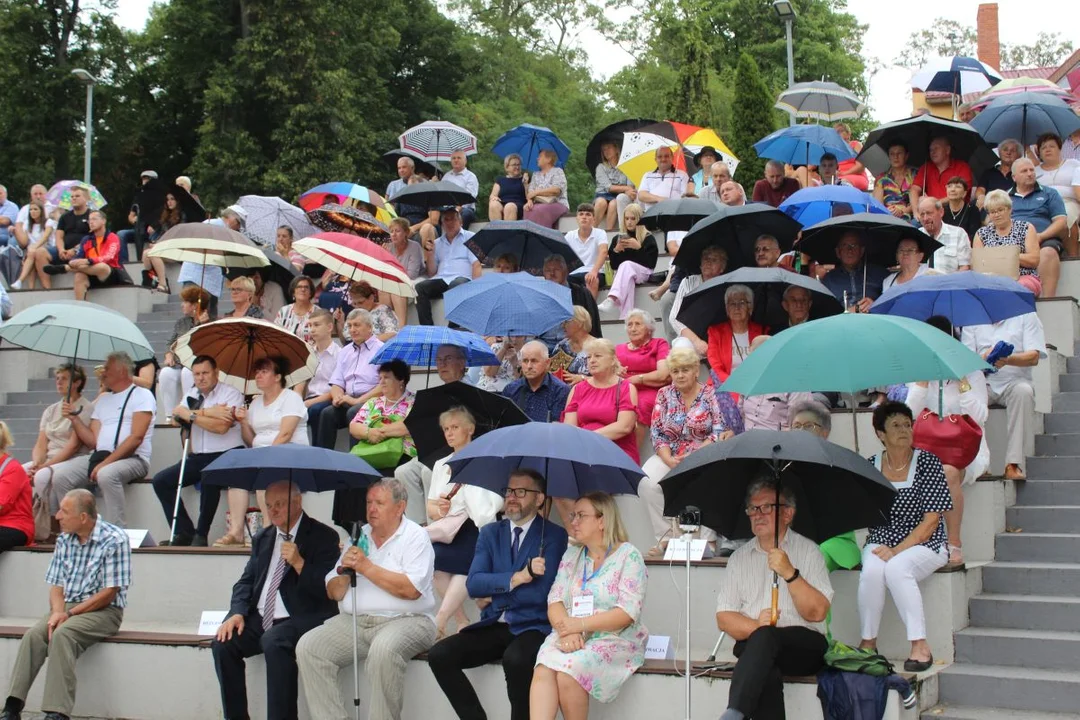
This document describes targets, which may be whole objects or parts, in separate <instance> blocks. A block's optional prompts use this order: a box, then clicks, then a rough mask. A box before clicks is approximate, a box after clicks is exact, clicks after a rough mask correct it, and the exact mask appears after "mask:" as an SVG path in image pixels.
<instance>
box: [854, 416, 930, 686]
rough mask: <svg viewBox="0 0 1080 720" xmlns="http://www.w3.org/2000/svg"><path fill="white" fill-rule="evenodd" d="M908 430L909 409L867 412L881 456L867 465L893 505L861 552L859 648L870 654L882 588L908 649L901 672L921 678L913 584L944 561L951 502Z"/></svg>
mask: <svg viewBox="0 0 1080 720" xmlns="http://www.w3.org/2000/svg"><path fill="white" fill-rule="evenodd" d="M913 427H914V417H913V415H912V412H911V408H909V407H908V406H907V405H905V404H903V403H898V402H887V403H884V404H882V405H880V406H879V407H878V408H877V409H876V410H874V431H875V432H876V433H877V436H878V439H880V440H881V444H882V445H884V446H885V450H884V452H882V453H881V455H875V456H873V457H872V458H870V462H872V463H874V466H875V467H877V469H878V470H880V471H881V472H882V474H883V475H885V477H886V478H887V479H888V480H889V482H891V483H892V484H893V487H895V488H896V498H895V499H894V500H893V504H892V508H891V509H890V510H889V522H888V524H887V525H879V526H877V527H872V528H870V534H869V536H868V537H867V539H866V547H865V548H863V554H862V573H861V575H860V577H859V618H860V621H861V625H862V642H861V643H859V647H862V648H873V649H874V651H875V652H876V648H877V635H878V628H879V627H880V625H881V613H882V611H883V610H884V609H885V590H886V588H888V590H889V592H890V593H891V594H892V597H893V602H894V603H895V604H896V609H897V610H898V611H899V613H900V618H901V619H902V620H903V621H904V627H905V628H907V637H908V640H909V641H910V642H911V655H910V657H909V658H908V659H907V661H906V662H905V663H904V670H906V671H908V672H923V671H925V670H927V669H929V667H930V666H931V665H932V664H933V662H934V657H933V655H932V654H931V653H930V645H929V644H928V643H927V642H926V617H925V615H924V613H923V601H922V593H921V592H920V591H919V581H920V580H922V579H923V578H926V577H928V576H930V575H931V574H933V573H934V571H935V570H937V569H939V568H940V567H942V566H943V565H945V563H946V562H947V561H948V558H949V555H948V549H947V547H946V545H947V543H946V535H945V521H944V513H945V512H947V511H948V510H951V509H952V500H951V499H950V497H949V487H948V485H947V484H946V482H945V470H944V469H943V468H942V466H941V461H940V460H939V459H938V458H937V456H936V455H934V454H933V453H928V452H924V451H922V450H916V449H915V448H914V447H913V446H912V444H911V442H912V437H913Z"/></svg>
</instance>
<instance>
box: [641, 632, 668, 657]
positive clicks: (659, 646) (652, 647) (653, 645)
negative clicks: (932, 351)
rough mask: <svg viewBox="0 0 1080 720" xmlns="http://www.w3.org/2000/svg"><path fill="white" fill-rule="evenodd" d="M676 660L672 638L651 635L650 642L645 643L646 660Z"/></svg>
mask: <svg viewBox="0 0 1080 720" xmlns="http://www.w3.org/2000/svg"><path fill="white" fill-rule="evenodd" d="M674 658H675V648H674V647H673V646H672V644H671V637H669V636H668V635H650V636H649V640H648V642H646V643H645V659H646V660H673V659H674Z"/></svg>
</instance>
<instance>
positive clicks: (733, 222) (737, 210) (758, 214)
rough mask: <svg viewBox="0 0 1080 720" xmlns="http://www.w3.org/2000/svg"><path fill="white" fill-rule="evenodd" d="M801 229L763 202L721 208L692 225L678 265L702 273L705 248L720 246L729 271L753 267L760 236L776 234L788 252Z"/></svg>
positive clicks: (689, 271) (681, 246) (687, 270)
mask: <svg viewBox="0 0 1080 720" xmlns="http://www.w3.org/2000/svg"><path fill="white" fill-rule="evenodd" d="M801 229H802V226H801V225H799V223H797V222H795V221H794V220H792V219H791V218H790V217H788V216H787V215H786V214H784V213H782V212H781V211H779V210H777V209H776V208H774V207H772V206H769V205H765V204H763V203H747V204H746V205H741V206H739V207H726V206H725V207H721V208H720V209H719V210H717V211H716V212H714V213H713V214H712V215H710V216H709V217H707V218H705V219H704V220H700V221H698V222H697V223H696V224H695V225H694V226H693V227H692V228H690V232H689V233H687V235H686V237H684V238H683V241H682V245H680V246H679V254H678V255H676V256H675V264H676V265H677V266H678V267H681V268H682V269H683V270H685V271H686V274H687V275H695V274H697V273H700V272H701V251H702V250H704V249H705V248H706V247H708V246H710V245H720V246H721V247H723V248H724V249H725V250H726V251H727V254H728V263H727V267H728V269H729V270H735V269H737V268H741V267H744V266H746V265H751V266H752V265H753V264H754V242H756V241H757V239H758V237H759V236H760V235H764V234H767V235H772V236H773V237H775V238H776V239H777V240H778V241H779V242H780V249H781V250H782V251H784V252H787V251H788V250H790V249H791V247H792V244H793V243H794V241H795V235H796V234H797V233H798V232H799V231H800V230H801Z"/></svg>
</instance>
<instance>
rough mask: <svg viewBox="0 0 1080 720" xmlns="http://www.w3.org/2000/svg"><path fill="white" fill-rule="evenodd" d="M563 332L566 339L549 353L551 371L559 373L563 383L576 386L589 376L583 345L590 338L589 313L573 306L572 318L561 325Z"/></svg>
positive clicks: (590, 324) (586, 354)
mask: <svg viewBox="0 0 1080 720" xmlns="http://www.w3.org/2000/svg"><path fill="white" fill-rule="evenodd" d="M563 331H564V332H565V333H566V337H564V338H563V339H562V340H560V341H559V342H558V343H556V345H555V349H554V350H552V352H551V362H552V368H551V370H552V372H559V371H561V374H562V380H563V382H565V383H566V384H568V385H576V384H577V383H579V382H581V381H582V380H583V379H585V378H586V377H588V375H589V357H588V353H586V352H585V343H587V342H588V341H589V340H590V339H591V338H592V335H591V334H590V333H591V332H592V318H591V317H590V316H589V311H588V310H586V309H585V308H583V307H581V306H580V305H575V306H574V314H573V317H571V318H570V319H569V320H567V321H566V322H564V323H563Z"/></svg>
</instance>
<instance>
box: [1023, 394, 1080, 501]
mask: <svg viewBox="0 0 1080 720" xmlns="http://www.w3.org/2000/svg"><path fill="white" fill-rule="evenodd" d="M1078 395H1080V393H1078ZM1076 450H1080V448H1075V449H1074V450H1073V452H1074V453H1075V452H1076ZM1027 476H1028V477H1030V478H1038V479H1040V480H1078V479H1080V457H1077V456H1076V455H1075V454H1074V455H1056V456H1053V457H1038V456H1037V457H1032V458H1028V460H1027Z"/></svg>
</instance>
